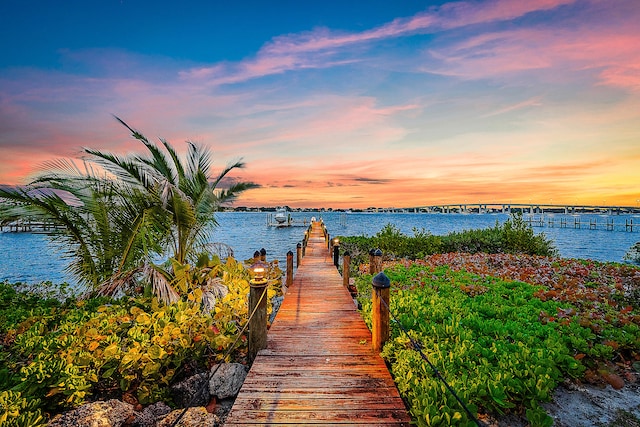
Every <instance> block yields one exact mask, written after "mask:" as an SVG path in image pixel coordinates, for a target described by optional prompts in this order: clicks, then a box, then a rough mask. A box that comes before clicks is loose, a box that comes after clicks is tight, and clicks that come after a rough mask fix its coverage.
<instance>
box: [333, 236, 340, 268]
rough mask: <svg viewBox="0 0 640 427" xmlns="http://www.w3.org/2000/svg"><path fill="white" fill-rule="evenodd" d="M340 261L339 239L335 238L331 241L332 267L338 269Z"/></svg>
mask: <svg viewBox="0 0 640 427" xmlns="http://www.w3.org/2000/svg"><path fill="white" fill-rule="evenodd" d="M339 259H340V239H338V238H337V237H335V238H334V239H333V265H335V266H336V268H337V267H338V261H339Z"/></svg>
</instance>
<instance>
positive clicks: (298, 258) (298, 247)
mask: <svg viewBox="0 0 640 427" xmlns="http://www.w3.org/2000/svg"><path fill="white" fill-rule="evenodd" d="M301 261H302V245H301V244H300V243H298V244H297V245H296V267H300V262H301Z"/></svg>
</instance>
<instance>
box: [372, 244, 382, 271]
mask: <svg viewBox="0 0 640 427" xmlns="http://www.w3.org/2000/svg"><path fill="white" fill-rule="evenodd" d="M381 271H382V251H381V250H380V249H371V250H370V251H369V274H371V275H372V276H373V275H374V274H377V273H380V272H381Z"/></svg>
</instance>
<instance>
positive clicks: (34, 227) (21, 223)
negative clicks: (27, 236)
mask: <svg viewBox="0 0 640 427" xmlns="http://www.w3.org/2000/svg"><path fill="white" fill-rule="evenodd" d="M60 229H61V227H60V226H58V225H56V224H54V223H53V222H49V221H36V220H30V219H26V220H16V221H9V222H5V223H1V224H0V232H2V233H45V234H48V233H53V232H55V231H57V230H60Z"/></svg>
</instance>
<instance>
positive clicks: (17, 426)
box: [0, 390, 47, 427]
mask: <svg viewBox="0 0 640 427" xmlns="http://www.w3.org/2000/svg"><path fill="white" fill-rule="evenodd" d="M39 404H40V401H38V400H34V399H31V400H27V399H25V398H23V397H22V395H21V394H20V393H19V392H14V391H10V390H4V391H0V426H3V427H40V426H45V425H46V424H47V423H46V421H45V419H44V417H43V416H42V412H41V411H40V409H38V406H39Z"/></svg>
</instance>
